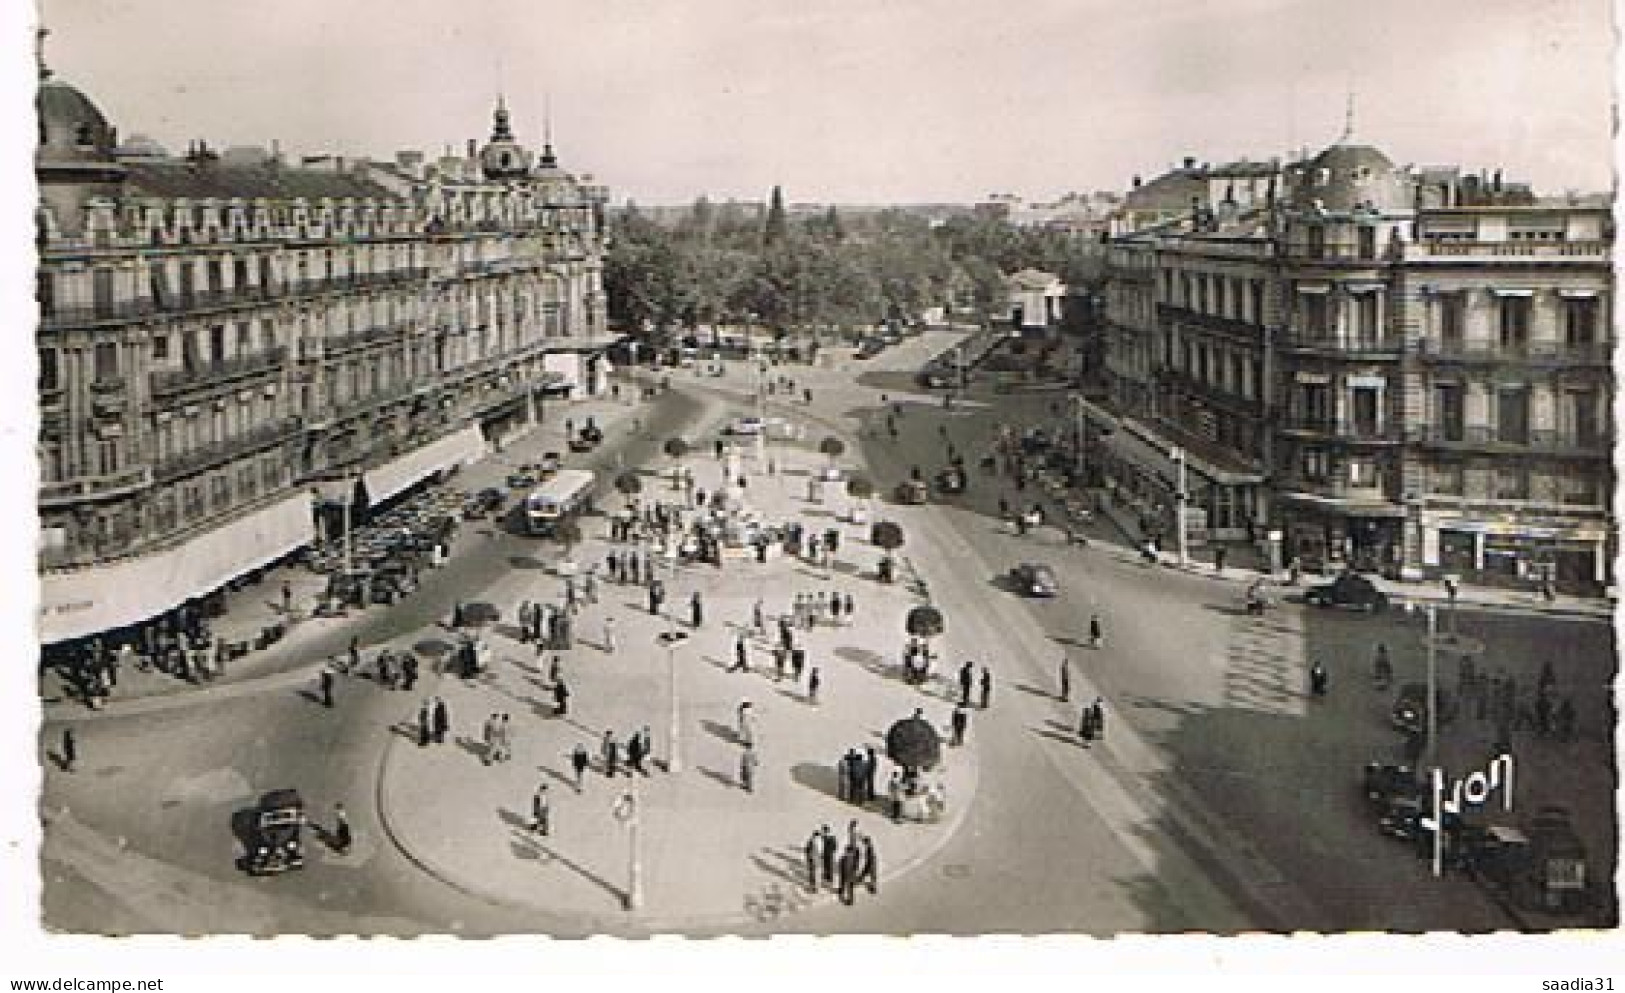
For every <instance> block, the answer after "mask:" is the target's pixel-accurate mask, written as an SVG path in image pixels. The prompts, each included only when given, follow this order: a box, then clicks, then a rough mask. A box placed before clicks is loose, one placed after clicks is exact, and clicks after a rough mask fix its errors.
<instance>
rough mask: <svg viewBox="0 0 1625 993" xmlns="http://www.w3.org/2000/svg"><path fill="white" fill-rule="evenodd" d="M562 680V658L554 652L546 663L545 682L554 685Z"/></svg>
mask: <svg viewBox="0 0 1625 993" xmlns="http://www.w3.org/2000/svg"><path fill="white" fill-rule="evenodd" d="M563 681H564V658H563V657H562V656H560V655H557V654H555V655H554V656H553V658H552V660H551V661H550V662H548V663H547V684H548V685H549V686H553V685H556V684H558V683H561V682H563Z"/></svg>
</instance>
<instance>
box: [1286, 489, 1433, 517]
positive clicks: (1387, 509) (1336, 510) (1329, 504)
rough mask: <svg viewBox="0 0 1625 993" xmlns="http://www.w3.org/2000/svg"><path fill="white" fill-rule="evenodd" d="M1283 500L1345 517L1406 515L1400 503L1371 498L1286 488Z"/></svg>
mask: <svg viewBox="0 0 1625 993" xmlns="http://www.w3.org/2000/svg"><path fill="white" fill-rule="evenodd" d="M1280 498H1281V499H1282V500H1285V501H1287V502H1288V503H1295V504H1298V505H1300V506H1304V507H1313V508H1315V509H1316V510H1322V511H1326V512H1327V513H1333V514H1342V515H1343V516H1345V517H1404V516H1405V508H1404V507H1401V506H1399V505H1398V504H1392V503H1381V502H1376V501H1371V500H1350V499H1345V498H1342V497H1328V496H1321V495H1320V494H1319V493H1305V492H1303V491H1301V490H1286V491H1283V492H1282V493H1281V494H1280Z"/></svg>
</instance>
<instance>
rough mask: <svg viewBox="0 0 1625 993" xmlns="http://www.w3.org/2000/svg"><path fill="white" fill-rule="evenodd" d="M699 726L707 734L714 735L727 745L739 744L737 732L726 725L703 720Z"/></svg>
mask: <svg viewBox="0 0 1625 993" xmlns="http://www.w3.org/2000/svg"><path fill="white" fill-rule="evenodd" d="M700 726H701V727H703V728H705V730H706V732H707V733H709V734H714V735H716V736H717V737H718V738H721V739H722V740H723V741H726V742H728V743H729V744H733V745H737V744H739V732H738V731H737V730H735V729H734V728H731V727H729V726H728V725H726V724H723V723H721V722H719V721H713V720H703V721H701V722H700Z"/></svg>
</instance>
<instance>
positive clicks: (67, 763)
mask: <svg viewBox="0 0 1625 993" xmlns="http://www.w3.org/2000/svg"><path fill="white" fill-rule="evenodd" d="M78 761H79V739H78V738H77V737H75V736H74V733H73V728H63V729H62V771H63V772H72V771H73V766H74V763H76V762H78Z"/></svg>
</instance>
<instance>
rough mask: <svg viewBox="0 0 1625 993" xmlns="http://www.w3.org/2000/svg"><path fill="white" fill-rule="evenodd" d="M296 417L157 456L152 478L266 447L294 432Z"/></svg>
mask: <svg viewBox="0 0 1625 993" xmlns="http://www.w3.org/2000/svg"><path fill="white" fill-rule="evenodd" d="M299 426H300V419H299V418H297V417H289V418H285V419H283V420H280V421H276V422H274V423H271V424H263V425H260V426H259V427H256V428H252V429H250V430H248V431H246V432H244V433H242V434H240V435H238V436H237V437H235V438H228V439H226V440H225V441H220V442H216V443H214V444H212V445H205V446H203V447H202V448H194V449H192V450H191V451H188V452H182V453H179V454H176V455H172V456H169V457H168V458H165V459H161V460H159V462H158V465H157V468H156V469H155V470H154V472H153V476H154V478H155V479H156V480H157V481H158V482H160V483H167V482H170V481H172V480H175V479H180V478H181V477H183V476H189V475H192V474H193V473H196V472H201V471H202V470H204V469H209V468H213V467H214V466H217V465H222V464H224V463H226V462H230V461H231V460H232V459H235V458H238V457H240V456H243V455H247V454H249V453H250V452H256V451H259V450H260V449H262V448H269V447H271V446H272V445H274V444H276V443H277V442H280V441H283V440H284V439H287V438H290V437H292V436H293V435H294V434H295V433H296V432H298V430H299Z"/></svg>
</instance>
